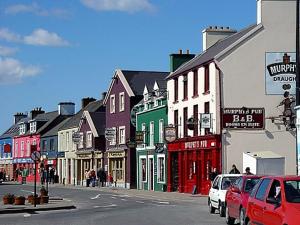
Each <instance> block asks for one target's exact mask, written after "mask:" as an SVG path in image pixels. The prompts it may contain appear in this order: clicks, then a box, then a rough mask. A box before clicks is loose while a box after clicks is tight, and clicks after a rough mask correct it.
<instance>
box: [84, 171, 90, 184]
mask: <svg viewBox="0 0 300 225" xmlns="http://www.w3.org/2000/svg"><path fill="white" fill-rule="evenodd" d="M85 180H86V186H87V187H89V186H90V181H91V180H90V171H89V170H85Z"/></svg>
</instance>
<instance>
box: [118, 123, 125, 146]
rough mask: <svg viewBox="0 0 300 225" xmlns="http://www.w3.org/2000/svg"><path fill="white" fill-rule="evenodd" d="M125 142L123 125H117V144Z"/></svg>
mask: <svg viewBox="0 0 300 225" xmlns="http://www.w3.org/2000/svg"><path fill="white" fill-rule="evenodd" d="M125 143H126V142H125V127H119V144H125Z"/></svg>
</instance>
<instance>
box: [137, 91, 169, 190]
mask: <svg viewBox="0 0 300 225" xmlns="http://www.w3.org/2000/svg"><path fill="white" fill-rule="evenodd" d="M136 107H137V108H138V112H137V114H136V119H137V131H143V132H144V144H139V145H138V146H137V184H138V185H137V187H138V189H142V190H153V191H166V186H167V145H166V143H165V140H164V127H165V126H166V125H167V124H168V112H167V110H168V107H167V99H166V97H165V96H161V97H151V98H150V100H147V101H144V100H143V101H142V102H140V103H139V104H138V105H137V106H136ZM157 145H160V147H161V148H158V147H157Z"/></svg>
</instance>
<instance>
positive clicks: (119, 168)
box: [111, 158, 123, 182]
mask: <svg viewBox="0 0 300 225" xmlns="http://www.w3.org/2000/svg"><path fill="white" fill-rule="evenodd" d="M111 172H112V176H113V180H114V182H117V181H120V180H123V158H120V159H112V160H111Z"/></svg>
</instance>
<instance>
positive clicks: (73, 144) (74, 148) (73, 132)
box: [67, 130, 76, 151]
mask: <svg viewBox="0 0 300 225" xmlns="http://www.w3.org/2000/svg"><path fill="white" fill-rule="evenodd" d="M73 134H75V130H73V131H72V137H73ZM67 137H68V135H67ZM71 140H72V139H71ZM67 144H68V141H67ZM72 146H73V148H72V150H73V151H76V144H75V142H74V141H73V140H72Z"/></svg>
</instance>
